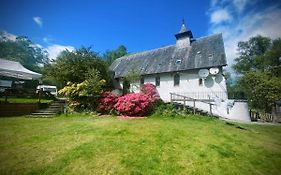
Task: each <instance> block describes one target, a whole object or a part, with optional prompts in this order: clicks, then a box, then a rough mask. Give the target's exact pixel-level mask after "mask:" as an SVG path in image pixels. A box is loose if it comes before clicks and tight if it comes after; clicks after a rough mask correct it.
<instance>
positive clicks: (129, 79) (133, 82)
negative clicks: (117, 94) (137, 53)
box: [123, 66, 141, 94]
mask: <svg viewBox="0 0 281 175" xmlns="http://www.w3.org/2000/svg"><path fill="white" fill-rule="evenodd" d="M140 77H141V76H140V71H139V70H138V68H137V66H135V67H134V68H132V69H130V70H129V71H128V74H127V75H126V76H125V77H124V79H123V94H126V93H128V92H135V90H136V89H139V87H140V83H139V82H138V80H139V79H140Z"/></svg>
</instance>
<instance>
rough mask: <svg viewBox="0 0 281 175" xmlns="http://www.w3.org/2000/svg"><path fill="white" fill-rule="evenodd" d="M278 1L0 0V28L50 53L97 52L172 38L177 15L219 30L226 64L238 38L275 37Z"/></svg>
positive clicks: (200, 32)
mask: <svg viewBox="0 0 281 175" xmlns="http://www.w3.org/2000/svg"><path fill="white" fill-rule="evenodd" d="M280 17H281V4H280V3H279V1H278V0H268V1H265V0H220V1H219V0H205V1H203V0H202V1H192V0H165V1H163V0H138V1H129V0H124V1H121V0H120V1H116V0H107V1H95V0H92V1H85V0H83V1H82V0H81V1H78V0H76V1H74V0H72V1H70V0H56V1H54V0H48V1H46V0H36V1H35V0H34V1H32V0H26V1H23V0H17V1H16V0H6V1H3V0H0V30H1V31H5V33H6V35H7V36H9V37H10V38H11V39H12V38H13V37H14V36H22V35H24V36H28V37H29V38H30V39H31V40H32V41H33V42H34V43H36V44H39V45H40V46H42V47H43V48H45V49H46V50H47V51H48V52H49V54H50V57H55V56H56V55H57V54H58V53H59V52H60V51H61V50H63V49H65V48H68V49H70V50H71V49H73V48H79V47H81V46H92V48H93V50H94V51H97V52H100V53H103V52H105V51H106V50H108V49H109V50H111V49H115V48H117V47H118V46H119V45H121V44H123V45H125V46H126V47H127V48H128V51H129V52H137V51H142V50H148V49H154V48H158V47H161V46H164V45H170V44H174V43H175V37H174V34H175V33H176V32H178V30H179V29H180V25H181V20H182V18H184V19H185V22H186V25H187V27H188V28H189V29H191V30H192V32H193V36H194V37H195V38H197V37H201V36H205V35H210V34H214V33H221V32H222V33H223V36H224V41H225V48H226V54H227V58H228V63H229V64H232V63H233V58H234V57H235V56H236V55H235V54H236V45H237V42H238V41H240V40H246V39H249V37H251V36H254V35H257V34H262V35H266V36H269V37H272V38H277V37H281V33H280V31H281V20H280Z"/></svg>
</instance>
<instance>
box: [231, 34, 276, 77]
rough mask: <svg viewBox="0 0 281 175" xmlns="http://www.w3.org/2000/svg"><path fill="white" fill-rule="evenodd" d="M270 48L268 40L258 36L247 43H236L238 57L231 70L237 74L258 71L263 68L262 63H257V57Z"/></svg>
mask: <svg viewBox="0 0 281 175" xmlns="http://www.w3.org/2000/svg"><path fill="white" fill-rule="evenodd" d="M270 47H271V40H270V38H267V37H263V36H260V35H258V36H256V37H252V38H250V39H249V41H245V42H244V41H240V42H238V54H239V57H237V58H235V62H236V63H235V64H234V65H233V69H234V70H235V71H236V72H237V73H238V74H245V73H247V72H249V71H255V70H258V69H259V68H260V67H263V66H262V64H263V62H262V61H259V60H258V59H257V57H258V56H261V55H263V54H265V52H267V51H268V50H269V49H270Z"/></svg>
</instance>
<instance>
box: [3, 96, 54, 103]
mask: <svg viewBox="0 0 281 175" xmlns="http://www.w3.org/2000/svg"><path fill="white" fill-rule="evenodd" d="M0 101H1V102H4V101H5V97H1V98H0ZM7 101H8V102H9V103H37V102H38V98H15V97H8V99H7ZM52 101H53V100H46V99H41V100H40V102H41V103H50V102H52Z"/></svg>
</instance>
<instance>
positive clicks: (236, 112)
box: [119, 70, 250, 121]
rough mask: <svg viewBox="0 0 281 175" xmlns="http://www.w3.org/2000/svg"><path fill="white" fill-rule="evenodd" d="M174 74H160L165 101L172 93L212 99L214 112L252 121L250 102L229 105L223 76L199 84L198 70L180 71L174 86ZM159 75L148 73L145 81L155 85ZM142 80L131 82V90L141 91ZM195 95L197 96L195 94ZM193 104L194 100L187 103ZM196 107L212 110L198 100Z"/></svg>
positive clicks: (169, 99) (160, 88) (161, 95)
mask: <svg viewBox="0 0 281 175" xmlns="http://www.w3.org/2000/svg"><path fill="white" fill-rule="evenodd" d="M174 75H175V73H162V74H158V76H160V86H158V87H156V88H157V91H158V93H159V95H160V97H161V99H162V100H164V101H165V102H170V101H171V96H170V93H176V94H181V95H185V96H189V97H192V98H196V99H198V98H200V99H208V97H210V99H212V100H214V99H216V100H215V101H216V102H213V104H214V105H213V106H212V113H213V114H216V115H218V116H221V117H223V118H228V119H234V120H241V121H250V117H249V112H248V104H247V103H246V102H235V103H234V106H232V107H229V106H228V105H227V103H228V102H229V100H228V97H227V90H226V81H225V78H224V77H223V79H222V81H221V82H219V83H218V82H216V81H215V80H214V76H210V77H208V78H209V80H211V81H209V82H207V83H206V82H204V81H203V84H202V85H199V78H200V77H199V76H198V70H192V71H186V72H180V73H179V75H180V84H179V85H178V86H174ZM156 76H157V75H146V76H144V83H151V84H154V85H155V77H156ZM119 83H120V85H119V87H122V83H123V82H122V81H120V82H119ZM139 87H140V81H137V82H134V83H132V84H131V89H130V90H131V92H139ZM194 95H195V96H194ZM187 104H188V105H190V106H193V102H188V103H187ZM195 105H196V107H197V108H199V109H202V110H205V111H210V105H208V104H206V103H202V102H196V104H195Z"/></svg>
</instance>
